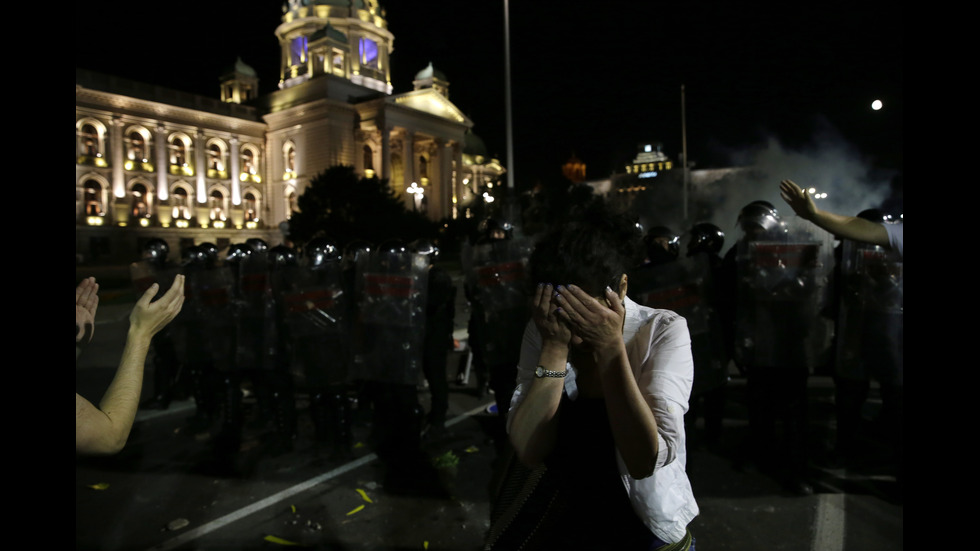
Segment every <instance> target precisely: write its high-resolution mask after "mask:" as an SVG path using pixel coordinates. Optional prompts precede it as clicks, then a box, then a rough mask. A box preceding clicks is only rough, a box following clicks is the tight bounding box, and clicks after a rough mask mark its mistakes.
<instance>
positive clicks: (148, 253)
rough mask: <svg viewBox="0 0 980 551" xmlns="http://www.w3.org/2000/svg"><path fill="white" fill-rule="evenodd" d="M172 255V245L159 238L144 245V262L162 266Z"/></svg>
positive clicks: (154, 238)
mask: <svg viewBox="0 0 980 551" xmlns="http://www.w3.org/2000/svg"><path fill="white" fill-rule="evenodd" d="M169 253H170V245H168V244H167V242H166V241H164V240H163V239H160V238H159V237H153V238H151V239H150V240H148V241H147V242H146V243H145V244H144V245H143V260H147V261H150V262H154V263H159V264H162V263H163V262H166V260H167V255H168V254H169Z"/></svg>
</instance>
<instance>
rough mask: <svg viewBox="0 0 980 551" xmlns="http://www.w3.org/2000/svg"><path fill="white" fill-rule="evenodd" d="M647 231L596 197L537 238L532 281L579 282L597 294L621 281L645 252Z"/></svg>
mask: <svg viewBox="0 0 980 551" xmlns="http://www.w3.org/2000/svg"><path fill="white" fill-rule="evenodd" d="M642 250H643V249H642V234H641V232H640V230H639V228H638V227H637V226H636V223H635V222H634V221H633V220H632V219H631V218H630V217H629V216H627V215H626V214H624V213H618V212H614V211H612V210H610V209H609V208H608V207H607V206H606V205H605V204H604V203H601V202H595V203H593V204H591V205H589V206H588V207H586V208H584V209H583V210H581V211H578V212H576V213H573V214H572V215H571V216H570V217H569V218H568V219H567V220H565V221H564V223H562V224H560V225H559V226H556V227H553V228H552V229H551V230H549V231H548V232H547V233H545V234H544V235H543V236H541V238H540V239H539V240H538V242H537V245H536V246H535V248H534V252H533V253H531V259H530V273H531V280H530V282H529V283H531V284H532V285H537V284H538V283H551V284H553V285H568V284H575V285H578V286H579V287H581V288H582V289H584V290H585V291H586V292H588V293H589V294H590V295H592V296H599V295H600V294H601V293H602V291H603V290H604V289H605V288H606V287H607V286H608V287H610V288H611V289H613V290H618V289H619V281H620V278H621V277H622V275H623V274H625V273H628V272H629V271H630V270H631V269H632V268H633V267H634V266H636V265H637V263H638V261H639V260H640V259H641V256H642Z"/></svg>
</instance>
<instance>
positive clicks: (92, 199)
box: [82, 180, 105, 216]
mask: <svg viewBox="0 0 980 551" xmlns="http://www.w3.org/2000/svg"><path fill="white" fill-rule="evenodd" d="M83 189H84V193H83V198H82V201H83V203H82V204H83V205H84V206H85V216H105V209H104V208H103V206H102V186H101V185H100V184H99V183H98V182H96V181H95V180H86V181H85V184H83Z"/></svg>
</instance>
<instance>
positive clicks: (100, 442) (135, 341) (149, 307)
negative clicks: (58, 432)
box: [75, 275, 184, 455]
mask: <svg viewBox="0 0 980 551" xmlns="http://www.w3.org/2000/svg"><path fill="white" fill-rule="evenodd" d="M157 288H158V286H157V285H156V284H153V285H152V286H151V287H150V288H149V289H147V290H146V292H145V293H143V296H142V297H140V299H139V301H137V303H136V306H135V307H134V308H133V311H132V313H130V315H129V332H128V334H127V336H126V345H125V347H124V348H123V353H122V359H121V360H120V362H119V367H118V368H117V369H116V374H115V376H114V377H113V379H112V382H111V383H110V384H109V388H108V389H107V390H106V392H105V395H104V396H103V397H102V401H101V402H99V407H98V408H96V407H95V406H94V405H92V403H91V402H89V401H88V400H86V399H85V398H83V397H82V396H79V395H78V393H75V453H79V454H93V455H109V454H114V453H118V452H119V451H120V450H122V448H123V446H124V445H125V444H126V440H127V439H128V438H129V432H130V430H131V429H132V427H133V420H134V419H135V418H136V410H137V408H138V407H139V397H140V391H141V389H142V387H143V366H144V363H145V361H146V354H147V352H148V351H149V348H150V341H151V340H152V339H153V335H155V334H156V333H157V332H159V331H160V330H161V329H163V328H164V327H165V326H166V325H167V324H168V323H170V321H171V320H173V319H174V317H176V315H177V314H178V313H179V312H180V309H181V307H182V306H183V304H184V276H182V275H178V276H177V277H176V278H174V283H173V285H172V286H171V287H170V290H168V291H167V292H166V293H165V294H164V295H163V296H162V297H160V299H159V300H157V301H156V302H150V301H151V300H153V297H154V296H155V295H156V293H157Z"/></svg>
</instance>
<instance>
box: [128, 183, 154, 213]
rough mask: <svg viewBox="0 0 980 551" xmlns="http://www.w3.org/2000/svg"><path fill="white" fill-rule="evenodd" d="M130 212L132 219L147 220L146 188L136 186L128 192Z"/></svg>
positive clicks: (148, 211)
mask: <svg viewBox="0 0 980 551" xmlns="http://www.w3.org/2000/svg"><path fill="white" fill-rule="evenodd" d="M129 196H130V212H131V213H132V215H133V218H149V217H150V207H149V204H148V203H147V200H148V199H147V193H146V186H144V185H143V184H136V185H134V186H133V187H132V189H130V190H129Z"/></svg>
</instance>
